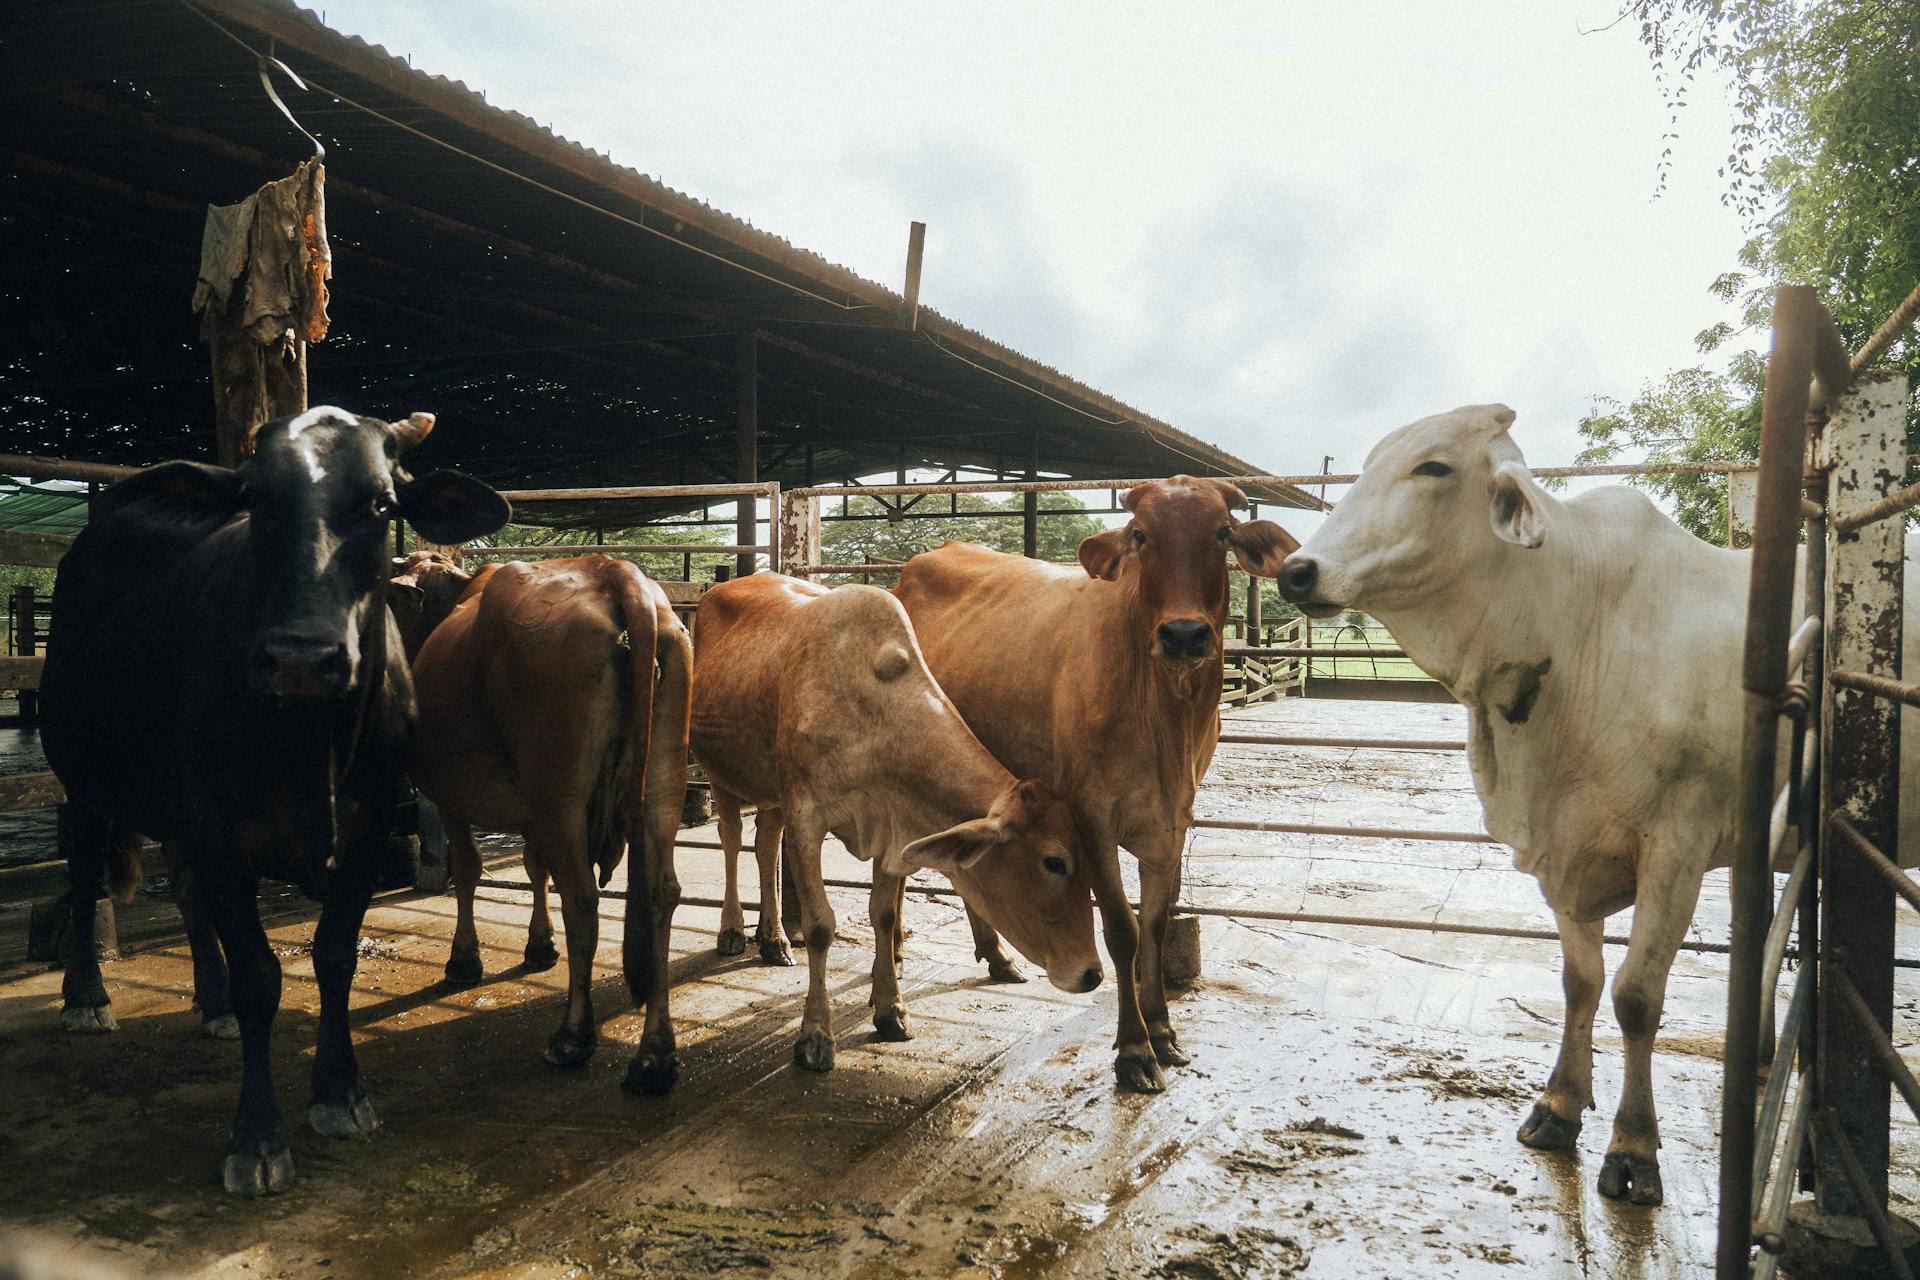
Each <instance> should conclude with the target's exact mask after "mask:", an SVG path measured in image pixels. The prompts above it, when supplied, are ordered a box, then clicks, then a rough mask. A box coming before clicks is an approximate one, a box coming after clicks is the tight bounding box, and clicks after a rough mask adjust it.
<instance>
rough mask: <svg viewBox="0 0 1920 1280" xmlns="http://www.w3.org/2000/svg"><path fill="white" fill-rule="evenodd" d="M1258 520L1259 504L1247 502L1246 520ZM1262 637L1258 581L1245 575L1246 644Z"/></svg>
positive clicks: (1250, 500) (1253, 642) (1252, 501)
mask: <svg viewBox="0 0 1920 1280" xmlns="http://www.w3.org/2000/svg"><path fill="white" fill-rule="evenodd" d="M1259 518H1260V504H1259V503H1258V502H1256V501H1254V500H1253V499H1251V498H1249V499H1248V500H1247V519H1249V520H1258V519H1259ZM1263 639H1265V637H1264V636H1262V635H1261V634H1260V579H1258V578H1256V577H1254V576H1253V575H1252V574H1248V575H1247V643H1248V644H1259V643H1260V642H1261V641H1262V640H1263Z"/></svg>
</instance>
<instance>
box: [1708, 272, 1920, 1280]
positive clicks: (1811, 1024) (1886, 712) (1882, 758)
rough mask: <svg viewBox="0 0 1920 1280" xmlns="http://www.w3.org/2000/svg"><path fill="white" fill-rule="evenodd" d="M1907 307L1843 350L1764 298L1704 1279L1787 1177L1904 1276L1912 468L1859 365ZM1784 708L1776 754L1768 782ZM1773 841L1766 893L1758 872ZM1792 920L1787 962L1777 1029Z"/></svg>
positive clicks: (1903, 387) (1882, 345)
mask: <svg viewBox="0 0 1920 1280" xmlns="http://www.w3.org/2000/svg"><path fill="white" fill-rule="evenodd" d="M1916 312H1920V289H1916V290H1915V291H1914V292H1913V293H1912V294H1911V295H1909V297H1908V298H1907V300H1906V302H1905V303H1904V304H1902V306H1901V307H1900V309H1899V310H1898V311H1896V312H1895V313H1894V315H1893V316H1892V317H1890V318H1889V319H1888V321H1887V323H1886V324H1884V325H1882V326H1881V328H1880V330H1879V331H1878V332H1877V333H1875V334H1874V336H1873V338H1872V339H1871V340H1870V341H1869V342H1868V343H1867V344H1866V346H1864V347H1863V348H1862V349H1861V350H1860V352H1859V353H1858V354H1856V355H1854V356H1852V357H1851V358H1849V357H1848V355H1847V353H1846V351H1845V349H1844V348H1843V347H1842V346H1841V343H1840V337H1839V334H1838V332H1837V331H1836V330H1835V328H1834V324H1833V320H1832V318H1831V317H1830V316H1829V315H1828V314H1827V311H1826V308H1825V307H1824V306H1822V305H1821V303H1820V301H1819V299H1818V298H1817V297H1816V296H1815V295H1814V292H1813V290H1811V289H1809V288H1805V287H1799V286H1793V287H1787V288H1782V289H1781V290H1780V291H1779V293H1778V295H1777V297H1776V301H1775V306H1774V319H1773V350H1772V354H1771V356H1770V359H1769V363H1768V367H1767V381H1766V393H1765V399H1764V402H1763V417H1762V426H1761V458H1760V478H1759V500H1758V507H1757V510H1756V514H1755V522H1754V538H1753V565H1752V570H1751V574H1752V577H1751V585H1750V588H1749V596H1748V606H1747V638H1746V652H1745V658H1744V663H1743V671H1742V684H1743V687H1744V690H1745V703H1746V710H1745V728H1744V735H1743V743H1742V754H1741V769H1740V789H1739V795H1738V798H1737V806H1738V807H1737V810H1736V817H1735V826H1734V855H1733V856H1734V861H1733V882H1732V897H1733V937H1732V951H1733V954H1732V962H1731V972H1730V975H1729V982H1728V991H1727V1039H1726V1052H1725V1079H1724V1087H1723V1091H1722V1096H1721V1167H1720V1215H1719V1241H1718V1253H1717V1271H1716V1273H1717V1275H1718V1276H1719V1277H1721V1280H1735V1278H1736V1277H1740V1278H1744V1277H1747V1276H1749V1275H1751V1276H1754V1277H1757V1278H1759V1280H1767V1278H1768V1277H1771V1276H1772V1275H1773V1274H1774V1272H1775V1269H1776V1267H1777V1266H1778V1262H1779V1254H1780V1251H1781V1250H1782V1248H1783V1247H1784V1243H1785V1241H1784V1232H1785V1227H1786V1219H1787V1210H1788V1206H1789V1203H1790V1201H1791V1199H1792V1196H1793V1191H1794V1188H1795V1185H1796V1183H1798V1185H1799V1186H1800V1187H1801V1188H1802V1189H1809V1190H1811V1191H1812V1192H1813V1194H1814V1198H1815V1203H1816V1205H1817V1207H1818V1209H1819V1210H1820V1211H1821V1212H1823V1213H1827V1214H1835V1215H1842V1216H1849V1217H1863V1218H1865V1219H1866V1222H1867V1225H1868V1227H1869V1228H1870V1229H1871V1230H1872V1232H1873V1235H1874V1238H1875V1240H1876V1241H1877V1242H1878V1243H1879V1245H1880V1248H1881V1250H1882V1251H1883V1253H1884V1254H1885V1257H1886V1265H1887V1267H1888V1274H1890V1275H1895V1276H1899V1277H1903V1278H1907V1277H1910V1276H1911V1272H1910V1271H1909V1269H1908V1267H1907V1265H1906V1262H1905V1260H1904V1259H1903V1258H1902V1256H1901V1254H1900V1251H1899V1249H1898V1248H1897V1247H1896V1246H1895V1243H1894V1237H1893V1234H1892V1228H1891V1224H1890V1222H1889V1220H1888V1217H1887V1173H1888V1158H1889V1137H1890V1121H1891V1114H1890V1111H1891V1098H1890V1092H1891V1088H1892V1087H1897V1088H1898V1089H1899V1091H1900V1093H1901V1095H1902V1097H1903V1098H1904V1099H1905V1100H1906V1102H1907V1105H1908V1106H1910V1107H1912V1108H1913V1110H1914V1113H1915V1115H1916V1116H1917V1117H1920V1086H1916V1084H1915V1082H1914V1078H1913V1075H1912V1073H1911V1072H1910V1071H1909V1070H1908V1069H1907V1067H1906V1065H1905V1063H1903V1062H1902V1061H1901V1059H1900V1056H1899V1054H1898V1053H1896V1052H1895V1050H1894V1048H1893V1043H1892V1040H1891V1038H1890V1027H1891V1024H1892V1013H1893V972H1894V964H1895V960H1894V954H1893V952H1894V911H1895V908H1896V903H1895V898H1896V897H1898V898H1900V899H1902V900H1904V901H1905V902H1906V903H1907V904H1908V905H1909V906H1911V907H1914V908H1915V909H1916V910H1920V886H1916V885H1915V883H1914V881H1913V880H1912V879H1911V878H1910V877H1909V876H1907V875H1906V874H1905V873H1904V872H1902V871H1901V870H1900V868H1899V866H1898V864H1897V860H1896V859H1895V858H1889V857H1888V856H1887V854H1886V853H1885V852H1883V850H1887V849H1895V848H1896V840H1897V837H1898V834H1899V809H1900V802H1901V798H1900V707H1901V705H1902V704H1905V705H1908V706H1920V683H1915V682H1912V681H1903V680H1902V679H1901V678H1900V677H1901V670H1900V659H1901V644H1902V624H1903V617H1902V614H1903V604H1904V602H1903V599H1902V596H1903V591H1902V581H1903V576H1904V542H1905V538H1904V532H1905V525H1906V520H1905V515H1906V512H1907V511H1908V510H1909V509H1910V508H1912V507H1914V506H1915V505H1917V504H1920V485H1904V486H1903V484H1902V481H1903V480H1904V478H1905V475H1906V469H1907V462H1908V458H1907V452H1906V406H1907V402H1908V399H1909V392H1908V389H1907V382H1906V377H1905V375H1904V374H1900V373H1894V374H1884V373H1867V372H1865V370H1866V369H1867V367H1868V366H1869V365H1870V364H1872V363H1873V361H1874V360H1876V359H1877V358H1878V357H1879V356H1880V354H1881V353H1883V352H1884V351H1885V350H1886V349H1887V348H1888V347H1889V346H1891V345H1892V343H1893V342H1894V340H1895V339H1896V338H1898V337H1899V335H1900V334H1901V333H1902V332H1903V331H1904V330H1905V329H1906V327H1907V326H1908V325H1909V324H1911V323H1912V322H1913V319H1914V316H1915V314H1916ZM1803 527H1804V530H1805V535H1806V541H1805V547H1806V550H1805V556H1804V566H1805V571H1804V586H1803V600H1804V607H1803V609H1801V610H1800V611H1799V612H1801V613H1803V614H1804V617H1803V618H1802V619H1801V620H1800V621H1799V622H1798V623H1797V624H1796V622H1795V621H1794V614H1795V612H1796V610H1795V609H1794V599H1793V597H1794V580H1795V577H1796V572H1797V569H1796V562H1797V561H1799V560H1800V558H1801V557H1800V555H1799V544H1800V534H1801V531H1802V529H1803ZM1783 718H1784V719H1785V721H1786V722H1787V724H1788V726H1789V732H1788V734H1787V737H1788V740H1789V742H1790V747H1789V757H1790V758H1789V760H1788V762H1787V766H1786V770H1785V773H1786V778H1787V782H1786V785H1785V787H1784V788H1781V789H1779V790H1777V791H1776V781H1777V778H1778V777H1779V771H1780V764H1781V762H1780V760H1779V758H1778V755H1779V744H1780V739H1781V736H1782V734H1781V721H1782V719H1783ZM1915 745H1916V748H1920V744H1915ZM1790 838H1791V840H1792V845H1791V846H1789V839H1790ZM1790 847H1791V849H1792V851H1793V853H1792V871H1791V873H1790V875H1789V876H1788V879H1787V883H1786V886H1785V888H1784V890H1783V891H1782V893H1781V895H1780V898H1779V902H1778V907H1777V909H1776V905H1775V903H1774V901H1773V900H1772V895H1771V892H1770V890H1771V888H1772V884H1773V880H1772V869H1773V867H1774V866H1775V865H1777V862H1778V861H1779V860H1781V859H1782V858H1783V857H1784V856H1785V854H1786V852H1787V851H1788V849H1789V848H1790ZM1795 927H1797V929H1798V932H1799V940H1798V941H1799V947H1798V951H1799V955H1800V958H1801V963H1800V967H1799V971H1798V973H1797V975H1796V976H1795V979H1794V983H1793V993H1792V997H1791V999H1790V1001H1789V1003H1788V1006H1787V1013H1786V1017H1785V1019H1784V1021H1783V1022H1782V1024H1781V1025H1780V1026H1779V1027H1778V1028H1777V1034H1776V1028H1775V1026H1774V1018H1773V1012H1774V1004H1775V994H1776V988H1777V986H1778V982H1779V975H1780V970H1781V966H1782V961H1783V959H1784V957H1785V954H1786V947H1787V938H1788V934H1789V932H1790V931H1791V930H1792V929H1794V928H1795ZM1768 1066H1770V1068H1771V1071H1770V1074H1769V1076H1768V1079H1767V1082H1766V1089H1765V1092H1764V1093H1763V1094H1760V1096H1759V1099H1758V1104H1757V1115H1756V1101H1755V1095H1756V1092H1757V1091H1758V1089H1759V1077H1760V1072H1761V1070H1762V1068H1763V1067H1768ZM1790 1084H1791V1085H1794V1086H1796V1087H1795V1088H1794V1098H1793V1104H1792V1106H1791V1108H1789V1107H1788V1106H1787V1105H1786V1096H1787V1092H1788V1088H1789V1085H1790ZM1776 1150H1777V1152H1778V1154H1777V1156H1776V1154H1775V1153H1776ZM1756 1246H1758V1248H1759V1250H1760V1254H1759V1257H1758V1259H1757V1260H1756V1259H1755V1257H1754V1249H1755V1247H1756Z"/></svg>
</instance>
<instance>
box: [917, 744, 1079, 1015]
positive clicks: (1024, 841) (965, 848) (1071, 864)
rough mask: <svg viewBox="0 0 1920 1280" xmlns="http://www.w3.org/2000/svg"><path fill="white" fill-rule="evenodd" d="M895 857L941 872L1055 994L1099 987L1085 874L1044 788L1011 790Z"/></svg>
mask: <svg viewBox="0 0 1920 1280" xmlns="http://www.w3.org/2000/svg"><path fill="white" fill-rule="evenodd" d="M901 857H902V858H903V859H904V861H905V862H906V863H907V864H908V865H909V866H917V867H932V868H935V869H936V870H939V871H943V872H945V873H946V875H947V877H948V878H949V879H950V880H952V881H953V883H954V887H955V888H957V889H959V890H960V896H961V897H963V898H965V899H966V900H967V904H968V905H969V906H971V907H972V908H973V909H974V910H975V911H977V912H979V913H980V915H981V916H982V918H984V919H985V920H986V921H987V923H988V924H990V925H992V926H993V927H994V928H995V929H996V930H998V931H999V932H1000V933H1001V935H1002V936H1004V937H1005V938H1006V939H1007V941H1009V942H1011V943H1012V944H1013V945H1014V947H1015V948H1016V949H1017V950H1018V951H1019V952H1020V954H1021V955H1023V956H1025V957H1026V958H1027V959H1029V960H1031V961H1033V962H1034V963H1035V964H1037V965H1039V966H1041V967H1042V968H1044V969H1045V970H1046V971H1047V980H1048V981H1049V982H1051V983H1053V985H1054V986H1056V987H1058V988H1060V990H1062V991H1076V992H1084V991H1092V990H1093V989H1094V988H1095V987H1097V986H1099V985H1100V977H1101V973H1100V953H1099V952H1098V951H1097V950H1096V949H1095V948H1094V942H1093V889H1092V883H1093V877H1092V867H1091V866H1090V865H1089V863H1088V860H1087V856H1086V851H1085V849H1084V847H1083V846H1082V843H1081V841H1080V838H1079V834H1078V832H1077V830H1076V828H1075V827H1074V823H1073V817H1072V815H1071V814H1070V813H1069V812H1068V811H1067V806H1066V805H1064V804H1062V803H1061V802H1060V801H1059V800H1058V799H1056V798H1055V797H1054V794H1053V792H1052V791H1051V790H1050V789H1049V788H1048V787H1047V785H1046V783H1044V782H1038V781H1027V782H1016V783H1012V784H1010V785H1009V786H1008V787H1007V789H1006V790H1005V791H1003V792H1001V793H1000V796H999V798H998V799H996V800H995V801H994V802H993V807H992V808H991V809H990V810H988V812H987V816H986V817H984V818H976V819H974V820H972V821H970V822H963V823H961V824H960V825H959V826H956V827H952V828H949V829H948V830H946V831H942V832H938V833H936V834H934V835H930V836H927V837H925V838H924V839H921V840H916V841H914V842H913V843H912V844H910V845H908V846H907V847H906V848H905V849H904V850H902V851H901Z"/></svg>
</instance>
